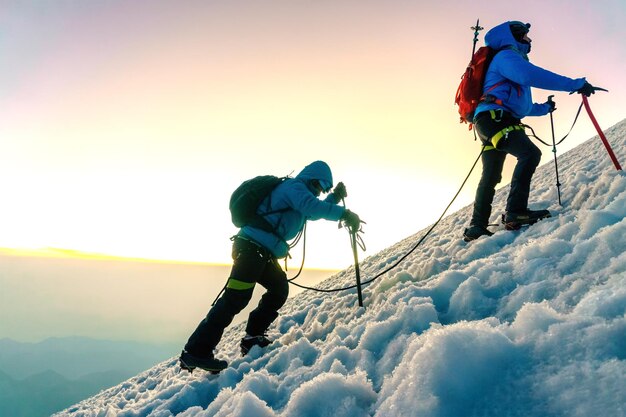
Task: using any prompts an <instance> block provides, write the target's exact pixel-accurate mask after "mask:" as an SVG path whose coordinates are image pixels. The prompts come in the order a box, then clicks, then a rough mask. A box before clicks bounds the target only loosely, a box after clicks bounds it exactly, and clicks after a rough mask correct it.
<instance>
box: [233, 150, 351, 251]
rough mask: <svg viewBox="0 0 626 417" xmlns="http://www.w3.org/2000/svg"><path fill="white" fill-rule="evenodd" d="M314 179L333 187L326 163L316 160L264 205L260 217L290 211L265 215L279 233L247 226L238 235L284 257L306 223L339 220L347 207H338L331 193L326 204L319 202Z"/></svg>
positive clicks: (275, 192) (281, 186) (258, 211)
mask: <svg viewBox="0 0 626 417" xmlns="http://www.w3.org/2000/svg"><path fill="white" fill-rule="evenodd" d="M314 179H316V180H323V181H325V182H327V183H328V184H331V185H332V184H333V175H332V173H331V171H330V167H329V166H328V164H326V162H323V161H315V162H313V163H311V164H309V165H307V166H306V167H305V168H304V169H303V170H302V171H301V172H300V173H299V174H298V175H296V177H295V178H289V179H287V180H285V181H283V183H282V184H280V185H279V186H278V187H276V188H275V189H274V191H272V193H271V194H270V195H269V196H268V197H267V198H266V199H265V200H264V201H263V202H262V203H261V205H260V206H259V209H258V210H257V213H260V214H262V213H267V212H270V211H274V210H281V209H287V210H286V211H281V212H277V213H273V214H269V215H267V216H264V217H265V220H267V221H268V222H269V223H270V224H271V225H272V226H273V227H274V229H275V231H276V233H270V232H266V231H265V230H261V229H258V228H255V227H252V226H244V227H243V228H241V230H240V232H239V235H240V236H242V237H245V238H248V239H251V240H253V241H255V242H257V243H258V244H260V245H261V246H263V247H265V248H267V249H268V250H269V251H270V252H272V254H273V255H274V256H275V257H277V258H284V257H285V256H287V253H288V251H289V245H288V244H287V241H288V240H291V239H293V238H294V237H296V235H297V234H298V233H299V232H300V231H301V230H302V228H303V227H304V223H305V222H306V220H319V219H326V220H334V221H336V220H339V219H340V218H341V216H342V215H343V213H344V211H345V208H344V207H342V206H339V205H337V203H338V201H335V197H334V195H333V194H332V193H331V194H329V195H328V196H327V197H326V199H325V200H323V201H322V200H320V199H318V198H317V197H316V196H315V194H314V192H315V190H314V189H313V188H312V185H311V180H314Z"/></svg>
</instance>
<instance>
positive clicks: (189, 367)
mask: <svg viewBox="0 0 626 417" xmlns="http://www.w3.org/2000/svg"><path fill="white" fill-rule="evenodd" d="M179 361H180V369H182V370H183V371H188V372H189V373H190V374H193V371H194V370H195V369H196V368H198V369H202V370H204V371H207V372H210V373H212V374H214V375H216V374H219V373H220V372H221V371H223V370H224V369H226V368H228V366H225V367H223V368H218V367H213V368H211V367H207V366H197V365H189V364H188V363H186V362H185V361H184V360H182V359H179Z"/></svg>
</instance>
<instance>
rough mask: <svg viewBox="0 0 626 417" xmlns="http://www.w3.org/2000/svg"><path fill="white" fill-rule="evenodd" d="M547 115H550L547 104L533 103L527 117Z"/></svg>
mask: <svg viewBox="0 0 626 417" xmlns="http://www.w3.org/2000/svg"><path fill="white" fill-rule="evenodd" d="M548 113H550V105H549V104H545V103H543V104H539V103H534V104H533V108H532V109H531V110H530V113H528V116H545V115H546V114H548Z"/></svg>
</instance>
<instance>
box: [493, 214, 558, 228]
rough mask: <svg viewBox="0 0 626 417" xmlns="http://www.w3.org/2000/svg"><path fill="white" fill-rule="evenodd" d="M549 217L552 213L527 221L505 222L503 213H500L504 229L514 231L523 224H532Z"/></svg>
mask: <svg viewBox="0 0 626 417" xmlns="http://www.w3.org/2000/svg"><path fill="white" fill-rule="evenodd" d="M549 217H552V214H547V215H545V216H542V217H538V218H536V219H534V220H532V221H527V222H515V221H510V222H507V221H505V219H504V214H503V215H502V223H503V224H504V228H505V229H506V230H510V231H515V230H519V229H521V228H522V227H524V226H532V225H533V224H535V223H537V222H538V221H540V220H543V219H547V218H549Z"/></svg>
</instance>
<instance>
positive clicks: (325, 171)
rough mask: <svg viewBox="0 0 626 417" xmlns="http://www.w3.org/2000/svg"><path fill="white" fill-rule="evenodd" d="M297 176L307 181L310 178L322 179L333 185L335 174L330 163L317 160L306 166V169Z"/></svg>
mask: <svg viewBox="0 0 626 417" xmlns="http://www.w3.org/2000/svg"><path fill="white" fill-rule="evenodd" d="M296 178H297V179H300V180H303V181H305V182H306V181H309V180H322V181H325V182H327V183H329V184H331V186H332V185H333V174H332V172H331V171H330V167H329V166H328V164H327V163H326V162H324V161H315V162H312V163H310V164H309V165H307V166H305V167H304V169H303V170H302V171H300V173H299V174H298V175H296Z"/></svg>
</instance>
